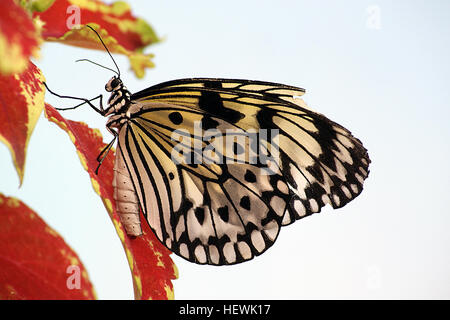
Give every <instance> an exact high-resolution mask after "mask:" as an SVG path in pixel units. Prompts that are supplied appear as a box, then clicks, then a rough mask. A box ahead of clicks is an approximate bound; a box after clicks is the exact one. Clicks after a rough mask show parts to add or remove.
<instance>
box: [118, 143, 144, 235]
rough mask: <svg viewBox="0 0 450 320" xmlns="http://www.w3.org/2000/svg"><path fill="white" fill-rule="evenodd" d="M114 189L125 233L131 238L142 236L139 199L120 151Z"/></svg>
mask: <svg viewBox="0 0 450 320" xmlns="http://www.w3.org/2000/svg"><path fill="white" fill-rule="evenodd" d="M113 188H114V199H115V200H116V210H117V213H118V214H119V216H120V220H121V221H122V224H123V226H124V227H125V231H126V232H127V234H128V235H131V236H139V235H141V234H142V229H141V222H140V219H139V199H138V197H137V195H136V192H135V190H134V188H133V183H132V182H131V178H130V174H129V172H128V170H127V167H126V165H125V162H124V161H123V157H122V153H121V152H120V150H117V151H116V159H115V163H114V178H113Z"/></svg>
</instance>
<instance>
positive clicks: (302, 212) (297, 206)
mask: <svg viewBox="0 0 450 320" xmlns="http://www.w3.org/2000/svg"><path fill="white" fill-rule="evenodd" d="M294 209H295V211H297V213H298V215H299V216H300V217H303V216H304V215H306V208H305V206H304V205H303V203H302V202H301V201H300V200H298V199H297V200H295V201H294Z"/></svg>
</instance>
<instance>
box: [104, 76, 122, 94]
mask: <svg viewBox="0 0 450 320" xmlns="http://www.w3.org/2000/svg"><path fill="white" fill-rule="evenodd" d="M121 83H122V81H121V80H120V79H119V78H116V77H113V78H111V80H109V81H108V83H107V84H106V85H105V90H106V91H108V92H110V91H113V90H114V88H117V87H118V86H119V85H120V84H121Z"/></svg>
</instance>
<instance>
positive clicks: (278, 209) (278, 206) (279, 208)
mask: <svg viewBox="0 0 450 320" xmlns="http://www.w3.org/2000/svg"><path fill="white" fill-rule="evenodd" d="M270 206H271V207H272V209H273V210H274V211H275V213H276V214H277V215H279V216H280V217H281V216H282V215H283V214H284V210H285V209H286V202H285V201H284V200H283V199H282V198H280V197H278V196H273V197H272V199H271V200H270Z"/></svg>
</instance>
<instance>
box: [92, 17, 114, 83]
mask: <svg viewBox="0 0 450 320" xmlns="http://www.w3.org/2000/svg"><path fill="white" fill-rule="evenodd" d="M86 27H88V28H89V29H91V30H92V31H94V32H95V34H96V35H97V37H98V38H99V40H100V42H101V43H102V45H103V47H104V48H105V50H106V52H108V54H109V56H110V57H111V60H112V61H113V62H114V65H115V66H116V69H117V75H118V76H119V78H120V70H119V67H118V66H117V63H116V61H115V60H114V58H113V56H112V54H111V52H109V50H108V48H107V47H106V45H105V43H104V42H103V39H102V37H100V35H99V34H98V32H97V31H96V30H95V29H94V28H92V27H91V26H90V25H88V24H87V25H86Z"/></svg>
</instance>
